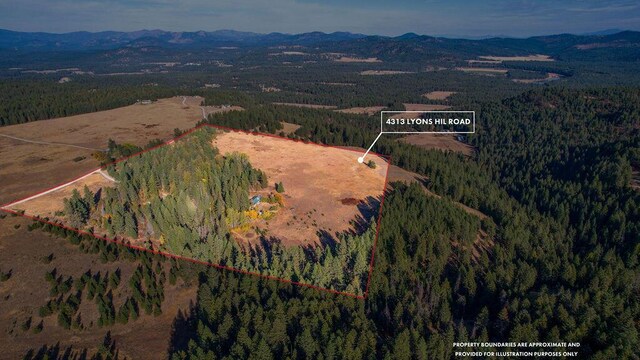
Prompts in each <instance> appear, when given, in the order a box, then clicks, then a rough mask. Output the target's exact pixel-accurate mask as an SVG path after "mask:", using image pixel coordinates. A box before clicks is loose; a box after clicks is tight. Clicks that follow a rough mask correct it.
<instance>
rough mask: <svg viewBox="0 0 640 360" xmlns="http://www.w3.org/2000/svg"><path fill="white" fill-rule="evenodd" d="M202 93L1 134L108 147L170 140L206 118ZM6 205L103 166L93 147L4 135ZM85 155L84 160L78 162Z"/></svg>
mask: <svg viewBox="0 0 640 360" xmlns="http://www.w3.org/2000/svg"><path fill="white" fill-rule="evenodd" d="M201 101H202V98H198V97H193V98H191V97H187V99H186V101H185V102H184V105H183V99H182V97H174V98H170V99H161V100H159V101H156V102H153V103H151V104H148V105H142V104H136V105H131V106H126V107H122V108H118V109H113V110H107V111H100V112H95V113H89V114H82V115H75V116H69V117H64V118H58V119H51V120H42V121H34V122H30V123H26V124H19V125H11V126H5V127H2V128H0V134H6V135H10V136H16V137H19V138H25V139H32V140H38V141H47V142H58V143H66V144H75V145H80V146H86V147H90V148H101V149H106V148H107V142H108V140H109V139H114V140H116V141H117V142H119V143H132V144H136V145H139V146H143V145H145V144H147V143H148V142H149V141H150V140H152V139H156V138H160V139H167V138H169V137H171V136H172V134H173V129H175V128H180V129H187V128H191V127H193V126H194V125H195V124H196V123H197V122H198V121H200V120H201V119H202V110H201V109H200V106H199V105H200V103H201ZM0 152H1V153H2V160H1V164H2V166H0V183H1V184H2V186H1V187H0V204H4V203H7V202H9V201H12V200H16V199H19V198H22V197H26V196H28V195H32V194H34V193H36V192H38V191H42V190H44V189H48V188H51V187H53V186H55V185H58V184H61V183H64V182H66V181H69V180H71V179H73V178H75V177H78V176H81V175H83V174H86V173H87V172H89V171H90V170H91V169H95V168H96V167H98V165H99V164H98V163H97V162H96V161H95V160H94V159H93V158H92V157H91V153H92V152H93V151H92V150H88V149H79V148H73V147H69V146H62V145H45V144H33V143H27V142H23V141H19V140H14V139H8V138H3V137H0ZM81 157H84V158H85V159H83V160H81V161H74V159H78V158H81Z"/></svg>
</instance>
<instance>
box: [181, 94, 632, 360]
mask: <svg viewBox="0 0 640 360" xmlns="http://www.w3.org/2000/svg"><path fill="white" fill-rule="evenodd" d="M638 96H639V92H638V90H637V89H621V88H618V89H600V90H564V89H543V90H538V91H533V92H529V93H525V94H523V95H521V96H517V97H513V98H510V99H506V100H504V101H502V102H499V103H487V104H483V105H482V107H481V109H480V110H481V111H479V116H478V118H480V119H482V121H481V126H480V128H479V131H478V133H477V134H476V135H475V136H473V137H471V138H470V141H471V142H472V144H474V145H475V146H477V151H478V154H477V156H476V157H474V158H472V159H469V158H465V157H463V156H461V155H458V154H453V153H443V152H439V151H427V150H423V149H420V148H418V147H415V146H412V145H408V144H404V143H400V142H397V141H395V139H393V138H381V140H380V141H379V142H378V144H377V145H376V147H375V150H376V151H378V152H380V153H383V154H391V155H393V158H394V161H395V162H396V164H398V165H399V166H401V167H403V168H405V169H407V170H411V171H414V172H417V173H419V174H423V175H426V176H427V177H428V178H429V182H428V184H427V186H428V187H429V189H430V190H432V191H433V192H435V193H437V194H440V195H443V196H444V198H443V199H434V198H432V197H429V196H427V195H425V194H424V193H423V192H422V191H420V190H419V187H418V185H412V186H410V187H408V188H405V187H403V186H400V185H397V184H395V185H394V188H395V189H394V190H393V191H392V192H391V194H390V196H389V198H388V201H387V203H386V204H385V209H384V210H383V213H384V216H383V218H382V226H381V233H380V246H379V247H378V254H376V268H375V271H374V276H373V279H372V284H371V289H370V294H369V297H368V298H367V300H366V301H365V302H364V303H357V302H353V303H352V302H350V301H349V300H343V299H323V300H318V301H313V300H310V299H307V298H305V301H298V300H296V299H288V298H287V297H280V296H279V295H278V294H277V292H275V293H274V292H273V291H269V290H266V289H263V290H260V291H259V292H258V293H254V294H255V295H246V296H243V295H239V294H236V295H234V296H240V297H242V298H243V299H244V300H242V301H241V302H240V303H241V305H238V306H239V307H238V306H237V307H235V308H233V309H229V308H228V307H227V306H226V305H225V304H221V303H219V302H217V301H214V300H212V299H211V298H210V296H211V295H210V290H209V289H214V290H215V289H218V291H222V292H224V293H225V294H226V293H227V291H228V292H235V291H237V290H233V289H229V290H227V289H228V287H225V286H223V285H220V284H219V283H218V281H219V280H210V281H213V283H207V284H206V285H205V286H206V288H205V290H204V291H201V293H200V302H199V311H198V312H197V314H196V315H195V320H194V321H195V324H194V329H197V335H194V337H193V340H192V342H191V344H190V346H189V348H188V349H186V350H182V351H184V352H182V351H178V352H177V353H176V357H177V358H181V357H183V356H184V355H185V354H187V353H190V354H192V355H198V354H199V355H198V356H195V357H196V358H199V357H200V355H204V354H206V353H207V351H213V352H216V351H217V350H220V349H222V350H221V351H223V353H224V354H227V355H229V356H231V357H233V356H234V354H236V353H232V352H230V351H232V350H231V349H229V348H228V347H225V344H230V343H227V342H225V341H231V342H233V343H236V345H234V347H232V348H233V349H237V350H234V351H241V349H242V348H241V346H240V345H237V343H241V344H245V343H251V344H252V346H248V347H246V348H244V349H245V351H249V350H248V349H252V351H257V350H256V349H261V350H260V351H264V352H265V353H266V354H267V355H268V354H271V355H273V356H275V357H278V356H281V355H283V354H289V356H294V357H295V356H298V357H304V356H309V354H313V356H320V354H322V356H325V357H326V356H331V355H334V354H335V353H334V351H340V350H336V349H344V348H345V344H343V343H341V342H342V341H349V339H360V341H358V342H357V344H354V345H353V346H351V343H347V344H348V345H346V346H347V347H349V346H351V347H349V348H350V349H354V350H352V351H349V352H348V353H345V354H344V356H345V357H349V356H352V357H354V358H360V357H361V356H364V357H385V356H391V354H393V356H391V357H393V358H411V357H412V356H414V355H418V356H424V358H429V359H430V358H448V357H450V356H451V342H453V341H467V340H468V341H484V340H490V341H507V340H509V341H537V340H540V341H575V342H580V343H581V347H580V355H581V357H585V358H596V359H611V358H620V359H624V358H633V357H634V356H638V346H637V345H638V344H639V336H638V325H637V324H638V321H639V320H640V301H639V299H640V297H639V294H640V287H639V286H638V282H637V276H638V273H639V270H640V269H639V268H638V267H639V264H638V258H639V254H640V239H639V234H640V227H639V226H640V210H639V206H638V204H640V195H639V194H638V192H637V190H634V189H632V188H631V187H630V181H631V173H632V169H637V168H638V165H639V164H638V151H639V141H640V135H639V133H638V128H637V124H638V115H639V111H640V107H639V104H640V102H639V101H638ZM265 109H266V111H264V114H265V124H262V125H258V122H252V123H249V124H247V125H246V127H249V128H255V127H260V128H261V129H262V130H268V129H273V128H274V127H275V122H274V121H272V120H270V119H277V118H278V116H277V115H269V114H270V113H273V112H277V111H278V107H274V108H273V109H269V108H256V109H255V110H254V112H253V113H251V111H249V114H248V113H244V114H242V115H241V114H240V113H231V114H229V115H230V116H226V117H225V119H224V120H223V119H221V118H220V117H217V116H211V117H210V118H209V120H208V121H209V122H211V123H225V124H227V125H233V126H240V127H242V126H243V122H242V121H241V119H247V118H257V115H258V114H261V112H262V111H263V110H265ZM296 111H299V112H300V114H299V115H298V116H299V117H298V116H290V117H289V119H288V121H291V122H295V123H299V124H301V125H302V128H301V129H299V130H298V132H297V135H296V136H303V137H305V138H309V139H311V140H314V141H321V142H325V143H331V144H339V145H346V144H348V145H352V146H353V145H356V146H358V145H359V146H364V147H366V146H367V145H368V144H370V141H371V140H372V137H373V136H375V132H373V133H371V132H370V131H369V128H370V127H371V125H370V124H371V122H369V123H367V122H366V121H360V120H357V119H353V120H351V121H348V122H344V123H343V122H341V121H339V120H341V119H339V116H340V115H335V114H332V113H331V112H328V111H321V110H310V109H301V110H296ZM301 113H304V116H301V115H302V114H301ZM270 123H271V125H269V124H270ZM338 130H340V131H338ZM275 131H278V130H277V129H275ZM452 200H455V201H460V202H462V203H464V204H466V205H468V206H471V207H473V208H476V209H478V210H480V211H482V212H483V213H485V214H486V215H488V216H489V217H488V218H487V219H484V220H482V221H479V220H478V219H476V218H473V217H471V216H463V215H462V214H458V215H456V216H450V217H446V218H444V219H443V218H439V217H438V216H435V215H434V216H423V217H418V218H414V217H412V216H415V215H414V214H415V213H416V212H418V213H420V211H421V212H422V213H423V214H424V213H425V211H427V209H429V207H428V205H426V204H431V205H432V206H434V207H435V209H437V211H436V213H440V212H444V213H446V211H452V212H455V211H456V209H455V208H452V207H451V206H452V205H451V203H450V201H452ZM414 205H415V206H416V207H414ZM418 209H420V210H418ZM446 209H449V210H446ZM458 212H459V211H458ZM447 221H448V222H447ZM439 226H441V227H439ZM452 229H454V230H455V229H460V230H455V231H453V230H452ZM474 229H475V231H476V232H477V233H476V234H482V233H486V234H487V237H486V238H490V239H492V240H493V242H492V244H491V245H490V246H488V247H487V248H486V250H482V249H481V250H480V253H479V256H474V254H473V249H474V247H473V245H472V244H471V243H472V242H473V239H474V237H473V234H474ZM431 234H434V235H431ZM481 238H482V236H481ZM465 245H466V246H465ZM237 286H240V285H237ZM232 287H233V286H232ZM234 288H235V287H234ZM223 289H224V290H223ZM242 289H243V290H246V291H248V292H249V294H251V293H252V292H251V290H249V289H248V288H245V287H243V288H242ZM216 296H217V295H216ZM252 296H254V297H252ZM274 298H276V299H280V300H276V303H277V302H278V301H282V302H283V303H284V304H286V306H284V308H285V309H289V308H291V307H293V308H294V309H295V310H292V311H294V312H295V314H306V315H296V317H295V318H296V319H297V320H296V321H293V320H291V318H292V316H291V315H290V316H289V317H288V318H289V319H290V322H288V323H287V326H286V331H285V332H286V337H285V339H287V340H286V343H287V344H289V345H290V347H289V348H287V349H284V348H283V347H282V346H280V347H279V346H277V345H275V344H272V343H271V344H270V343H269V342H268V341H269V340H268V339H264V338H263V337H262V333H261V332H260V331H255V332H253V333H251V332H249V333H247V331H249V329H255V326H257V325H255V324H254V321H257V322H258V324H259V323H261V322H264V321H270V322H274V321H276V319H277V318H278V317H279V316H281V315H278V311H282V310H278V307H277V306H273V304H274V300H273V299H274ZM326 302H329V304H326ZM252 304H255V305H252ZM258 304H260V305H262V306H266V308H265V310H264V311H265V312H266V313H267V314H266V315H264V314H263V315H261V318H259V319H255V318H254V319H247V320H244V321H248V322H246V324H248V325H247V326H236V327H232V328H230V329H231V330H230V331H236V332H235V333H234V332H231V333H229V332H222V335H219V334H221V332H220V328H219V327H220V326H222V325H223V323H224V322H225V321H226V320H225V317H228V316H231V317H235V316H237V319H246V317H245V316H244V315H243V314H246V312H248V310H249V309H251V308H252V306H259V305H258ZM336 304H340V305H339V306H336ZM245 306H246V307H245ZM307 307H309V308H308V309H311V308H313V309H314V310H308V312H307V310H304V309H307ZM341 309H345V310H341ZM346 309H348V310H346ZM229 311H231V314H232V315H225V316H222V314H225V313H226V314H228V313H229ZM316 311H318V312H320V313H323V312H325V313H326V314H334V315H322V316H318V317H316V316H314V315H310V314H309V313H310V312H314V313H315V312H316ZM342 311H344V312H348V313H349V314H351V316H355V318H354V319H353V321H352V325H351V326H348V327H346V328H345V327H344V323H343V322H338V321H335V322H332V320H331V319H332V318H334V319H335V318H340V317H341V316H343V315H342V313H341V312H342ZM234 314H236V315H234ZM300 316H302V318H300ZM285 318H287V317H285ZM231 322H233V320H231ZM300 322H304V323H305V325H304V326H303V327H302V328H297V327H296V325H295V324H298V323H300ZM365 324H366V325H365ZM371 328H373V329H374V330H372V332H369V331H370V330H369V329H371ZM323 329H331V330H330V331H326V332H324V330H323ZM341 331H342V332H344V333H346V334H347V336H346V337H345V336H341V334H342V333H341ZM307 332H308V336H307V335H306V334H307ZM336 332H337V334H336ZM374 334H376V335H377V337H376V336H375V335H374ZM220 336H221V337H220ZM283 336H284V335H283ZM229 337H231V340H229ZM202 339H205V340H204V341H203V340H202ZM241 339H244V340H241ZM311 339H315V341H313V340H311ZM362 339H369V340H362ZM291 344H294V345H293V346H291ZM320 344H322V345H320ZM327 344H331V346H327ZM334 344H335V345H334ZM266 349H268V350H269V351H270V352H267V351H266ZM286 351H289V352H286ZM293 351H295V353H294V352H293ZM216 354H217V355H218V356H220V355H221V354H220V353H219V352H216ZM301 354H304V355H301ZM339 354H341V353H339ZM284 356H288V355H284Z"/></svg>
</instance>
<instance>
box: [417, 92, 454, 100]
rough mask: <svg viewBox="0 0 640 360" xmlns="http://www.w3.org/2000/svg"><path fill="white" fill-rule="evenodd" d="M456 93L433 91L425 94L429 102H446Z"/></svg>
mask: <svg viewBox="0 0 640 360" xmlns="http://www.w3.org/2000/svg"><path fill="white" fill-rule="evenodd" d="M455 93H456V92H455V91H432V92H428V93H425V94H423V95H422V96H424V97H426V98H427V99H429V100H446V99H447V98H448V97H449V96H451V95H453V94H455Z"/></svg>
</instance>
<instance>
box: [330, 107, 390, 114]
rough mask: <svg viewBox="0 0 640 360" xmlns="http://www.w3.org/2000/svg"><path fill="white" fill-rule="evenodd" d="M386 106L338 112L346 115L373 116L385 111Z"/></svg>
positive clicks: (355, 108)
mask: <svg viewBox="0 0 640 360" xmlns="http://www.w3.org/2000/svg"><path fill="white" fill-rule="evenodd" d="M384 108H385V107H384V106H367V107H352V108H348V109H340V110H336V111H337V112H341V113H345V114H366V115H373V114H375V113H377V112H378V111H380V110H382V109H384Z"/></svg>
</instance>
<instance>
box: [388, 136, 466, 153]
mask: <svg viewBox="0 0 640 360" xmlns="http://www.w3.org/2000/svg"><path fill="white" fill-rule="evenodd" d="M400 141H404V142H406V143H409V144H413V145H417V146H420V147H423V148H425V149H436V150H443V151H454V152H459V153H462V154H464V155H467V156H471V155H473V147H472V146H470V145H468V144H465V143H462V142H460V141H458V140H456V137H455V135H453V134H411V135H408V136H405V137H403V138H401V139H400Z"/></svg>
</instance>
